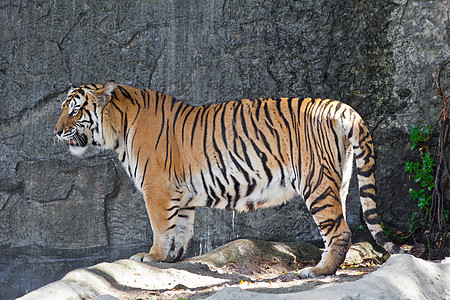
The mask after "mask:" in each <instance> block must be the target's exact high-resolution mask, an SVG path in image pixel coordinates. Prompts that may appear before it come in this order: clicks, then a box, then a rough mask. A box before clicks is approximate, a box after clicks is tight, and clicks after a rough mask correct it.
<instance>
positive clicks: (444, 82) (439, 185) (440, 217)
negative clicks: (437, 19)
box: [428, 58, 450, 257]
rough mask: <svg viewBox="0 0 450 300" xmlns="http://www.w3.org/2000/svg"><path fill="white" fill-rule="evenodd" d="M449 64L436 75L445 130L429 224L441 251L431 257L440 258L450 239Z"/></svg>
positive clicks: (441, 136)
mask: <svg viewBox="0 0 450 300" xmlns="http://www.w3.org/2000/svg"><path fill="white" fill-rule="evenodd" d="M449 64H450V58H449V59H447V60H446V61H445V62H444V64H443V65H442V66H441V68H440V69H439V71H438V72H437V73H436V87H437V93H436V94H437V95H438V96H439V97H440V100H441V101H440V103H441V105H442V110H441V113H440V116H439V122H440V126H441V128H440V133H439V139H438V142H437V153H436V154H437V155H436V158H437V159H436V175H435V180H434V190H433V194H432V198H431V204H430V210H429V213H428V222H429V229H430V232H429V243H430V244H434V246H435V247H436V250H437V253H435V254H434V255H432V254H431V253H430V254H429V256H437V257H441V256H442V255H445V253H443V252H445V251H444V250H445V248H446V247H447V244H448V240H449V237H448V229H447V223H448V221H449V209H450V207H449V206H450V199H449V198H450V173H449V169H450V165H449V163H450V155H449V151H448V150H449V149H448V148H449V131H450V85H449V73H450V72H449V71H448V70H446V67H447V66H448V65H449ZM444 71H446V72H444ZM447 250H448V249H447Z"/></svg>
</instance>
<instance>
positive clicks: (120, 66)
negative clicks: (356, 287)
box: [0, 0, 450, 281]
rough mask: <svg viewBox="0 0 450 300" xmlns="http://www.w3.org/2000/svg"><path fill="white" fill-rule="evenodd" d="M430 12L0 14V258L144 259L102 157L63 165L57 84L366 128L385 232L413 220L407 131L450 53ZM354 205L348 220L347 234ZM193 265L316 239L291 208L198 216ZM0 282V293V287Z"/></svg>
mask: <svg viewBox="0 0 450 300" xmlns="http://www.w3.org/2000/svg"><path fill="white" fill-rule="evenodd" d="M446 11H448V2H447V1H445V0H442V1H431V2H424V1H406V0H405V1H403V0H396V1H368V2H367V1H366V2H364V1H362V2H361V1H340V0H329V1H326V0H325V1H287V2H281V1H195V0H193V1H163V0H161V1H116V0H113V1H91V0H86V1H79V0H75V1H37V0H36V1H20V2H18V3H16V2H14V1H12V2H11V1H9V2H8V1H7V3H4V4H2V5H0V19H1V20H2V26H1V35H0V40H1V42H0V53H1V54H0V90H1V95H2V96H1V97H0V104H1V105H0V126H1V130H0V170H2V171H1V172H0V245H1V246H2V247H13V246H27V245H39V246H43V247H50V248H58V249H60V248H64V249H86V248H92V247H119V248H124V247H133V246H139V245H148V244H149V243H150V241H151V229H150V225H149V222H148V218H147V215H146V211H145V207H144V203H143V201H142V197H141V195H140V194H139V193H138V192H137V191H136V189H135V188H134V186H133V183H132V182H131V181H130V180H129V179H128V178H127V176H126V174H125V173H124V172H123V170H122V169H121V166H120V164H119V163H118V161H117V159H116V158H115V156H114V154H113V153H110V152H99V151H97V150H95V149H93V150H91V151H90V152H89V153H88V154H87V156H86V157H85V158H83V159H79V158H75V157H72V156H71V155H70V154H69V152H68V149H67V147H66V145H62V144H60V143H59V142H57V141H56V139H55V138H54V136H53V133H52V131H53V127H54V125H55V123H56V121H57V119H58V115H59V112H60V104H61V102H62V101H63V99H64V98H65V95H66V92H67V90H68V87H69V85H70V84H75V85H79V84H83V83H92V82H100V83H104V82H106V81H108V80H110V79H114V80H116V81H117V82H120V83H123V84H128V85H132V86H136V87H142V88H147V87H150V88H153V89H157V90H161V91H165V92H167V93H170V94H172V95H174V96H175V97H176V98H178V99H180V100H184V101H185V102H187V103H190V104H205V103H212V102H217V101H223V100H231V99H236V98H253V97H274V96H275V97H283V96H299V97H303V96H310V97H321V98H334V99H340V100H343V101H344V102H346V103H348V104H350V105H352V106H353V107H354V108H355V109H356V110H357V111H358V112H360V114H361V115H362V116H363V118H364V119H365V120H366V121H367V123H368V124H369V126H370V127H371V128H372V132H373V136H374V140H375V147H376V154H377V159H378V161H377V165H378V171H377V174H376V175H377V178H378V186H379V189H378V191H379V193H378V195H379V197H378V199H379V211H380V214H381V217H382V219H383V221H384V223H385V224H387V225H388V226H391V227H395V228H398V229H402V228H404V227H405V226H406V225H405V223H406V221H407V220H408V219H409V217H410V215H411V213H412V211H414V210H416V209H417V208H416V206H415V204H414V203H412V201H411V200H410V195H409V193H408V189H409V187H410V185H411V180H410V179H409V177H408V175H407V174H406V173H405V172H404V171H403V168H404V166H403V163H404V161H407V160H409V159H410V157H409V156H410V152H409V150H408V149H409V145H408V141H409V139H408V132H409V130H410V128H411V126H412V125H413V124H417V123H421V122H428V123H429V122H432V120H434V119H433V118H434V117H436V113H437V111H438V108H434V106H433V104H434V103H435V102H436V98H435V97H434V84H433V82H434V81H433V78H434V75H435V72H436V71H437V70H438V68H439V66H440V64H441V63H442V62H443V61H444V59H445V58H447V57H448V56H449V54H450V49H449V43H448V41H449V36H448V34H449V29H448V28H449V23H448V16H447V14H446ZM357 198H358V191H357V190H356V189H355V188H353V189H352V190H351V192H350V196H349V200H348V205H349V210H348V221H349V223H350V225H351V227H352V228H355V227H357V226H358V225H359V224H360V216H359V210H360V208H359V204H358V199H357ZM195 231H196V233H195V238H194V239H195V240H196V242H197V243H196V244H195V247H194V250H193V252H195V253H196V254H200V253H204V252H206V251H208V250H211V249H212V248H215V247H217V246H219V245H221V244H223V243H226V242H228V241H230V240H234V239H236V238H257V239H267V240H274V241H280V240H283V241H295V240H310V239H318V238H320V236H319V233H318V230H317V229H316V227H315V225H314V224H313V223H312V218H311V217H310V216H309V213H308V212H307V211H306V207H305V205H304V204H303V203H302V201H301V200H300V199H295V200H294V201H292V202H290V203H288V204H286V205H285V206H283V207H281V208H280V207H278V208H273V209H269V210H265V211H259V212H256V213H253V214H248V215H244V214H235V213H232V212H225V211H218V210H208V209H199V210H198V212H197V219H196V227H195ZM0 281H1V278H0Z"/></svg>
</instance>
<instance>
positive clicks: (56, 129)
mask: <svg viewBox="0 0 450 300" xmlns="http://www.w3.org/2000/svg"><path fill="white" fill-rule="evenodd" d="M54 133H55V134H56V135H57V136H61V134H62V133H63V130H59V129H58V128H56V127H55V129H54Z"/></svg>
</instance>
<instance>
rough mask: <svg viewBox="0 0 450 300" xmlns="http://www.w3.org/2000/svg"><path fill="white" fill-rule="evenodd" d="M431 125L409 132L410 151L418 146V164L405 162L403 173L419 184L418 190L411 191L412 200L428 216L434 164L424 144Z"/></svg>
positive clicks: (430, 132)
mask: <svg viewBox="0 0 450 300" xmlns="http://www.w3.org/2000/svg"><path fill="white" fill-rule="evenodd" d="M432 131H433V130H432V128H431V125H427V126H423V127H419V126H414V127H413V128H412V130H411V134H410V139H411V150H414V149H415V148H416V147H417V146H418V145H419V162H412V161H409V162H406V166H405V171H406V172H409V173H410V174H411V175H412V176H413V177H414V181H415V182H417V183H419V184H420V187H421V188H420V189H418V190H416V189H411V190H410V193H411V196H412V198H413V200H415V201H417V206H419V207H420V208H421V209H423V210H424V211H425V215H426V214H428V210H429V209H430V205H431V198H432V192H433V188H434V179H435V177H434V168H435V166H436V163H435V161H434V158H433V156H431V154H430V152H429V151H428V147H427V146H426V143H427V142H428V141H429V140H430V138H431V136H432Z"/></svg>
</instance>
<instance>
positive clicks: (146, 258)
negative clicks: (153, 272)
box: [130, 253, 159, 262]
mask: <svg viewBox="0 0 450 300" xmlns="http://www.w3.org/2000/svg"><path fill="white" fill-rule="evenodd" d="M130 259H131V260H135V261H140V262H152V261H159V260H156V259H154V258H153V256H152V255H150V254H149V253H137V254H135V255H133V256H132V257H130Z"/></svg>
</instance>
